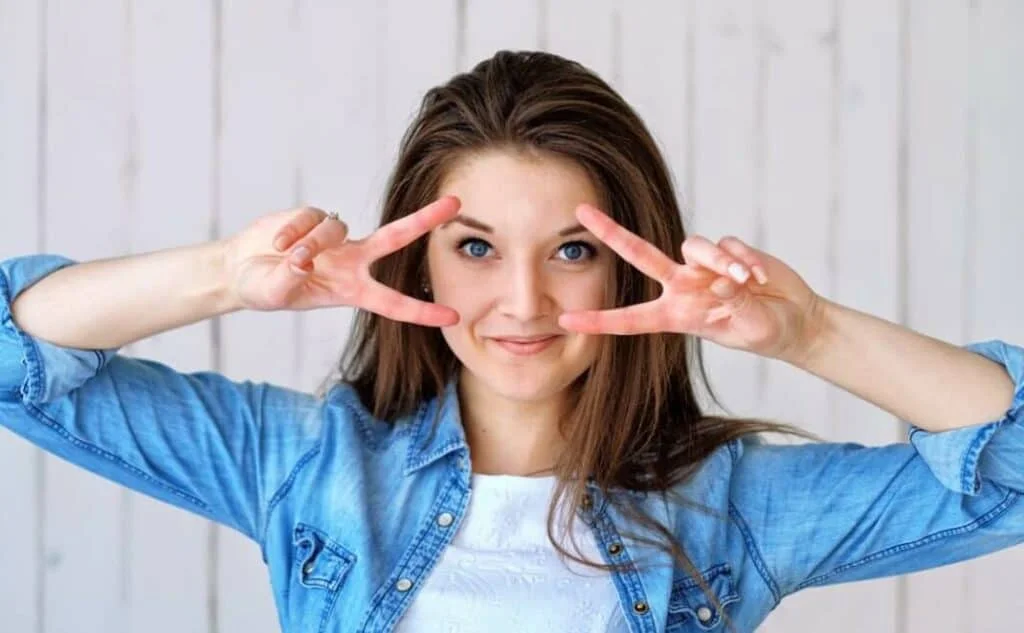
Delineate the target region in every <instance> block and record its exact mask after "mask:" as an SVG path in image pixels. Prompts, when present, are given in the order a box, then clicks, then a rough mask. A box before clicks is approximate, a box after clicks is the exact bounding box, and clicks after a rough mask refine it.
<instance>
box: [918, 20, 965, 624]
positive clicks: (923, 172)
mask: <svg viewBox="0 0 1024 633" xmlns="http://www.w3.org/2000/svg"><path fill="white" fill-rule="evenodd" d="M970 29H971V11H970V9H969V7H968V3H967V2H964V1H963V0H945V1H943V2H926V1H925V2H923V1H918V0H914V1H912V2H910V3H909V5H908V15H907V44H906V45H907V49H908V50H907V54H908V59H907V65H908V66H907V78H906V84H905V90H906V109H907V111H906V125H907V175H906V178H907V181H906V187H907V192H906V196H907V226H908V230H907V244H906V247H905V252H906V255H905V257H906V266H907V289H906V292H907V296H906V303H907V323H908V325H909V326H910V327H912V328H913V329H915V330H917V331H919V332H923V333H925V334H928V335H930V336H935V337H938V338H941V339H943V340H947V341H951V342H964V339H965V337H966V334H967V332H966V326H967V323H966V321H965V319H964V309H963V306H964V305H965V302H966V301H968V300H969V295H968V292H967V287H966V286H965V284H964V283H963V281H962V279H963V274H964V271H963V264H964V260H965V255H966V251H965V246H966V241H965V240H964V239H963V236H964V235H965V234H966V228H967V225H968V222H969V213H970V211H969V206H968V205H969V195H970V193H969V192H970V183H969V164H968V156H969V151H968V143H969V134H970V132H969V130H968V121H969V88H968V86H969V77H970V74H969V73H970V70H969V67H968V60H969V55H970V53H969V50H970V49H969V40H970ZM973 565H974V564H973V563H968V564H963V565H954V566H947V567H942V568H939V569H935V570H930V571H926V572H921V573H917V574H912V575H910V576H908V577H907V579H906V594H905V597H904V604H903V605H902V619H903V621H904V629H905V630H906V631H908V632H910V633H917V632H919V631H920V632H923V631H928V633H954V632H957V633H959V632H960V631H969V630H983V629H979V628H976V627H975V618H976V617H977V614H976V613H975V610H974V608H973V606H972V605H971V602H970V601H969V598H968V597H967V596H966V595H965V593H966V590H967V589H968V587H969V585H970V583H971V582H972V577H973V576H972V573H971V568H972V566H973ZM937 604H941V605H942V608H941V609H936V608H935V605H937Z"/></svg>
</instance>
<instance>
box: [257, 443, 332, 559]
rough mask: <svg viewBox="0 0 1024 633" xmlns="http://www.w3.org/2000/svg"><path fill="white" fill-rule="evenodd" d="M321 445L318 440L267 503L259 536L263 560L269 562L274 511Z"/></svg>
mask: <svg viewBox="0 0 1024 633" xmlns="http://www.w3.org/2000/svg"><path fill="white" fill-rule="evenodd" d="M320 444H321V440H317V442H316V444H314V445H313V447H312V448H310V449H309V450H308V451H306V452H305V453H304V454H303V455H302V457H300V458H299V461H297V462H296V463H295V466H293V467H292V469H291V471H289V473H288V476H287V477H285V480H284V481H282V482H281V485H280V486H278V487H277V490H275V491H274V494H273V495H272V496H271V497H270V501H268V502H267V511H266V513H265V514H264V517H263V526H262V527H261V528H260V534H259V544H260V552H261V553H262V554H263V560H267V549H266V548H267V531H268V530H269V529H270V518H271V516H272V515H273V514H274V510H276V509H277V504H278V503H280V502H281V499H283V498H284V497H285V495H286V494H288V491H289V490H290V489H291V485H292V483H293V482H294V481H295V478H296V477H298V475H299V471H300V470H302V468H303V467H304V466H305V465H306V464H307V463H309V462H310V460H312V459H313V457H314V456H315V455H316V454H317V453H319V452H320Z"/></svg>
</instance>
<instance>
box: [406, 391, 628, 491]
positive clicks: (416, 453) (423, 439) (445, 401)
mask: <svg viewBox="0 0 1024 633" xmlns="http://www.w3.org/2000/svg"><path fill="white" fill-rule="evenodd" d="M439 408H440V414H439V418H438V421H437V430H436V431H434V434H433V437H431V433H430V432H431V428H432V427H433V425H434V417H435V415H438V413H437V412H438V409H439ZM411 438H412V441H411V442H410V443H409V451H408V454H407V455H406V459H405V473H404V474H405V475H406V476H408V475H411V474H413V473H415V472H417V471H419V470H420V469H422V468H425V467H427V466H429V465H430V464H433V463H434V462H436V461H437V460H439V459H441V458H442V457H444V456H445V455H448V454H449V453H453V452H455V451H462V452H463V453H464V455H465V456H466V459H467V460H468V459H469V444H468V443H467V442H466V432H465V428H464V427H463V426H462V416H461V414H460V411H459V394H458V373H457V372H456V374H455V376H453V377H452V378H451V379H450V380H449V381H448V384H447V385H446V386H445V389H444V391H443V392H442V393H441V394H440V395H439V396H435V397H433V398H431V399H429V400H427V401H425V402H424V403H423V405H422V406H421V407H420V409H419V411H417V413H416V416H415V418H414V420H413V424H412V430H411ZM586 486H587V489H588V490H589V491H590V492H591V494H593V495H594V497H595V498H594V501H595V502H596V503H595V506H596V507H597V509H598V510H601V509H603V508H604V505H605V501H606V500H605V499H604V498H603V495H602V494H601V491H600V489H599V488H598V486H597V484H596V483H595V482H594V480H593V477H587V483H586ZM625 491H626V492H627V493H628V494H631V495H633V496H635V497H638V498H640V499H643V498H646V497H647V493H645V492H643V491H635V490H625Z"/></svg>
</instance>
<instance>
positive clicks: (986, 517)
mask: <svg viewBox="0 0 1024 633" xmlns="http://www.w3.org/2000/svg"><path fill="white" fill-rule="evenodd" d="M1018 498H1020V495H1019V494H1018V493H1016V492H1013V491H1012V490H1011V491H1007V493H1006V496H1005V497H1003V499H1002V501H1000V502H999V503H998V504H997V505H996V506H995V507H994V508H992V509H991V510H989V511H988V512H986V513H985V514H983V515H981V516H980V517H978V518H977V519H975V520H974V521H971V522H970V523H967V524H965V525H961V526H959V527H955V528H949V529H947V530H942V531H940V532H935V533H934V534H929V535H927V536H923V537H921V538H919V539H917V540H916V541H910V542H908V543H900V544H899V545H893V546H892V547H889V548H887V549H884V550H881V551H878V552H875V553H873V554H868V555H867V556H864V557H863V558H861V559H859V560H856V561H853V562H850V563H847V564H845V565H841V566H839V567H836V568H835V569H833V570H832V571H830V572H828V573H826V574H821V575H820V576H816V577H814V578H808V579H807V580H805V581H803V582H802V583H800V584H799V585H797V586H796V587H795V588H794V589H793V592H796V591H799V590H801V589H805V588H807V587H810V586H811V585H815V584H818V583H821V582H824V581H825V580H827V579H829V578H831V577H832V576H835V575H837V574H841V573H843V572H845V571H848V570H850V569H853V568H854V567H859V566H861V565H864V564H866V563H869V562H873V561H875V560H880V559H883V558H886V557H888V556H892V555H893V554H897V553H901V552H904V551H907V550H912V549H916V548H918V547H922V546H924V545H927V544H929V543H932V542H934V541H938V540H941V539H944V538H946V537H949V536H953V535H956V534H962V533H966V532H973V531H974V530H976V529H978V528H980V527H983V526H985V525H987V524H989V523H991V522H992V521H994V520H995V519H997V518H999V516H1000V515H1002V514H1003V513H1004V512H1006V510H1007V509H1009V507H1010V506H1011V505H1012V504H1013V502H1014V501H1016V500H1017V499H1018Z"/></svg>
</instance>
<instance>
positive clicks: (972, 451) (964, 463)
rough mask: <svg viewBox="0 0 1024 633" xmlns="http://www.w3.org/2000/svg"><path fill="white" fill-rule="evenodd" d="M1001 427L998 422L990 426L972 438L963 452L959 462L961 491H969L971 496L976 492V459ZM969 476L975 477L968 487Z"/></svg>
mask: <svg viewBox="0 0 1024 633" xmlns="http://www.w3.org/2000/svg"><path fill="white" fill-rule="evenodd" d="M1001 426H1002V424H1000V423H998V422H997V423H995V424H990V425H989V426H988V428H986V429H983V430H982V432H981V433H978V434H977V435H975V436H974V439H973V440H972V441H971V443H970V445H969V446H968V447H967V450H966V451H964V456H963V459H962V460H961V462H960V485H961V486H962V489H963V490H969V491H970V492H971V494H974V493H975V492H977V481H976V478H977V472H978V458H979V456H980V455H981V451H982V450H983V449H984V447H985V445H986V444H988V442H989V441H990V440H991V439H992V436H993V435H995V433H996V431H998V430H999V427H1001ZM968 462H970V465H968ZM970 474H973V475H975V477H974V478H972V480H971V481H970V482H969V483H970V485H968V481H967V478H968V475H970Z"/></svg>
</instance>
